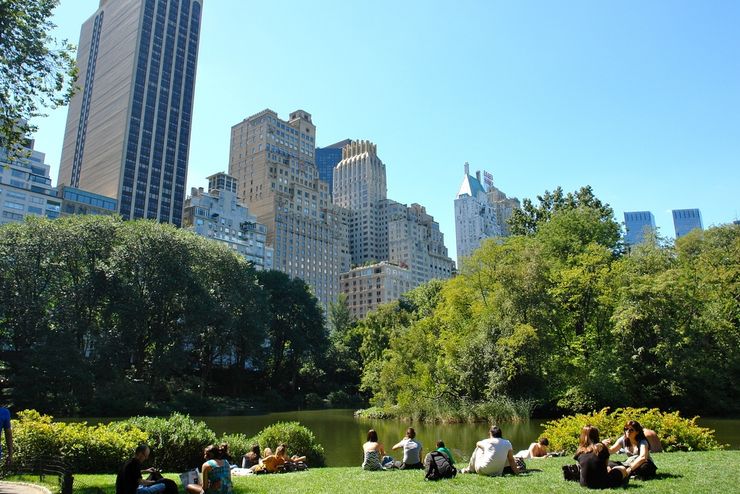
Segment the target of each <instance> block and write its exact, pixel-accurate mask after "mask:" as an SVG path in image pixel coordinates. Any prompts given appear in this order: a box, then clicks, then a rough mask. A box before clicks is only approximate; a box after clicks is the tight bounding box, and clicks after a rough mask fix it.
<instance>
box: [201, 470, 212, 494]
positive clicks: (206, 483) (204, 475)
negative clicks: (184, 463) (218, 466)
mask: <svg viewBox="0 0 740 494" xmlns="http://www.w3.org/2000/svg"><path fill="white" fill-rule="evenodd" d="M202 470H203V484H202V485H201V487H203V490H204V491H205V490H206V489H208V473H209V472H210V471H211V466H210V465H209V464H207V463H204V464H203V467H202Z"/></svg>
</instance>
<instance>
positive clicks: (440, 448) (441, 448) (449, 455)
mask: <svg viewBox="0 0 740 494" xmlns="http://www.w3.org/2000/svg"><path fill="white" fill-rule="evenodd" d="M437 451H439V452H440V453H442V454H443V455H445V456H446V457H447V459H448V460H450V465H452V466H453V467H454V466H455V459H454V458H452V451H450V450H449V449H447V447H446V446H445V442H444V441H442V440H441V439H439V440H438V441H437Z"/></svg>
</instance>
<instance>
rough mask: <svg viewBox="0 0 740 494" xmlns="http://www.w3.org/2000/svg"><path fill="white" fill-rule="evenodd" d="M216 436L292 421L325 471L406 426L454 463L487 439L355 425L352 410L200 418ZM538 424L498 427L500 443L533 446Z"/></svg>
mask: <svg viewBox="0 0 740 494" xmlns="http://www.w3.org/2000/svg"><path fill="white" fill-rule="evenodd" d="M200 419H202V420H204V421H205V422H206V423H207V424H208V425H209V426H210V427H211V428H212V429H213V430H214V431H215V432H216V433H217V434H221V433H236V432H240V433H243V434H246V435H248V436H251V435H254V434H256V433H257V432H259V431H260V430H261V429H263V428H264V427H267V426H268V425H270V424H274V423H275V422H279V421H292V420H297V421H299V422H300V423H301V424H303V425H305V426H306V427H308V428H309V429H311V430H312V431H313V433H314V434H315V435H316V438H317V439H318V441H319V442H320V443H321V444H322V445H323V446H324V449H325V450H326V456H327V464H328V465H329V466H352V465H359V464H361V463H362V448H361V445H362V443H363V442H365V439H366V436H367V431H368V429H371V428H372V429H375V430H376V431H378V436H379V438H380V441H381V442H382V443H383V444H384V445H385V447H386V449H390V448H391V446H393V445H394V444H395V443H396V442H398V441H399V440H400V439H401V438H402V437H403V435H404V433H405V432H406V428H407V427H409V426H411V427H414V428H415V429H416V435H417V438H418V439H419V440H420V441H421V442H422V445H423V447H424V451H429V450H430V448H433V447H434V445H435V443H436V441H437V440H438V439H442V440H443V441H444V442H445V444H446V445H447V447H448V448H449V449H451V450H452V452H453V454H454V455H455V456H456V458H462V457H468V456H469V455H470V453H471V452H472V450H473V447H474V446H475V443H476V441H479V440H480V439H482V438H484V437H486V436H487V435H488V428H489V425H488V424H484V423H480V424H425V423H408V422H400V421H395V420H372V419H355V418H354V417H353V415H352V410H315V411H301V412H285V413H272V414H268V415H259V416H251V417H200ZM540 422H541V421H539V420H530V421H527V422H522V423H512V424H507V423H502V424H499V425H500V426H501V428H502V429H503V432H504V437H505V438H506V439H509V440H510V441H511V443H512V445H513V446H514V449H515V450H519V449H525V448H526V447H528V446H529V443H531V442H532V441H535V440H536V439H537V437H538V435H539V434H540V432H541V431H542V427H541V426H540Z"/></svg>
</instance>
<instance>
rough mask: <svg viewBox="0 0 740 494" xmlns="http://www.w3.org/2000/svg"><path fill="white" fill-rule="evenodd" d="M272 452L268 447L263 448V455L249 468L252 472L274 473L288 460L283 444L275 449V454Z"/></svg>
mask: <svg viewBox="0 0 740 494" xmlns="http://www.w3.org/2000/svg"><path fill="white" fill-rule="evenodd" d="M267 453H272V451H271V450H270V448H265V454H266V455H267V456H265V457H264V458H262V461H260V462H259V464H258V465H255V466H253V467H252V468H251V470H252V471H253V472H254V473H275V472H277V471H278V468H280V466H281V465H284V464H285V462H286V461H288V456H287V455H286V453H285V445H284V444H281V445H280V446H278V447H277V449H276V450H275V454H267Z"/></svg>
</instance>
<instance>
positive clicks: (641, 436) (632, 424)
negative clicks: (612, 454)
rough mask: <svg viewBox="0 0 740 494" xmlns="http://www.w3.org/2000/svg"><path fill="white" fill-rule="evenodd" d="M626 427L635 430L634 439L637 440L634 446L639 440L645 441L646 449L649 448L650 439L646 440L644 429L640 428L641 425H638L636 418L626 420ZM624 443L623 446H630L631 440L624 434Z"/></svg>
mask: <svg viewBox="0 0 740 494" xmlns="http://www.w3.org/2000/svg"><path fill="white" fill-rule="evenodd" d="M628 427H630V428H632V429H634V430H635V432H636V433H637V437H636V438H635V440H636V441H637V444H636V445H635V446H637V445H639V444H640V442H642V441H645V442H647V445H648V449H650V441H648V440H647V437H645V430H644V429H643V428H642V426H641V425H640V423H639V422H638V421H636V420H628V421H627V422H626V423H625V424H624V428H625V429H626V428H628ZM624 445H625V446H632V441H630V437H629V435H627V436H624Z"/></svg>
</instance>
